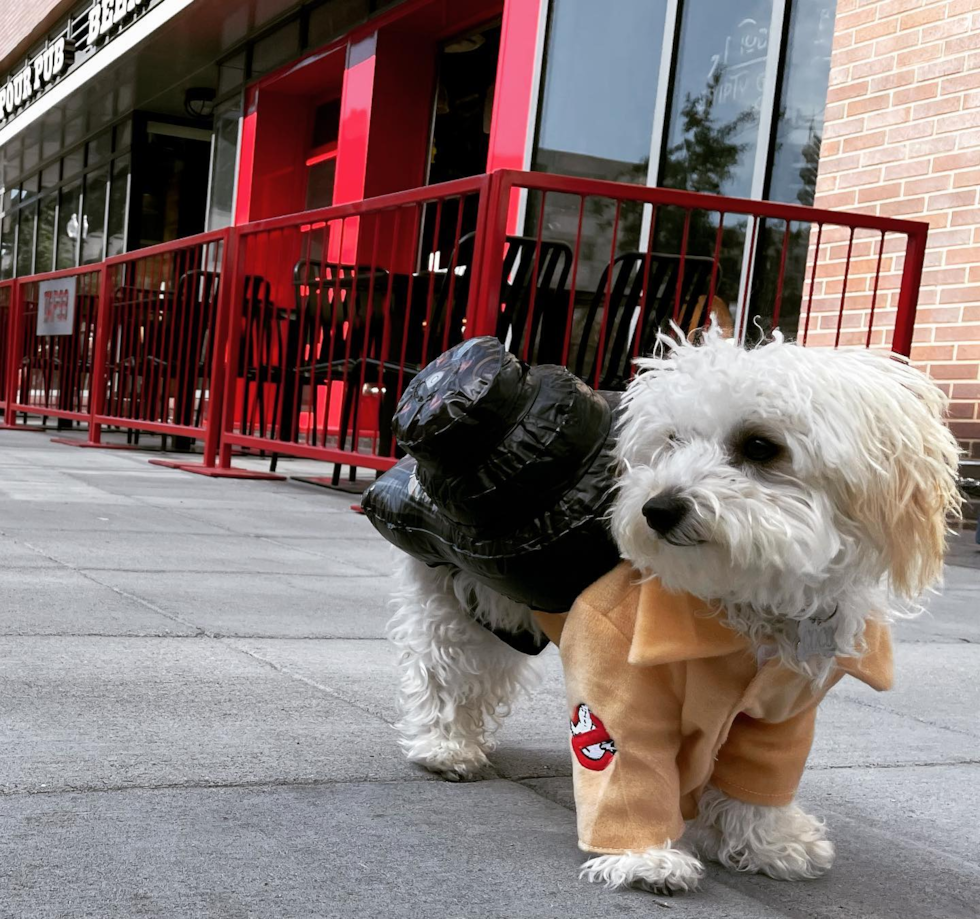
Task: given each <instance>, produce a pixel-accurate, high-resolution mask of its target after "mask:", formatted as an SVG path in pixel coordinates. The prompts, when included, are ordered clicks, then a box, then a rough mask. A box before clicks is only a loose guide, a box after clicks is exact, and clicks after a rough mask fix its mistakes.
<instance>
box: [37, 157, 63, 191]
mask: <svg viewBox="0 0 980 919" xmlns="http://www.w3.org/2000/svg"><path fill="white" fill-rule="evenodd" d="M59 165H60V164H59V163H54V164H53V165H51V166H48V168H47V169H44V170H42V172H41V189H42V190H43V189H45V188H54V186H55V185H57V184H58V180H59V178H60V172H59V169H58V167H59Z"/></svg>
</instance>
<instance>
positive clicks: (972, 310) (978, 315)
mask: <svg viewBox="0 0 980 919" xmlns="http://www.w3.org/2000/svg"><path fill="white" fill-rule="evenodd" d="M962 319H963V321H964V322H980V306H964V307H963V316H962Z"/></svg>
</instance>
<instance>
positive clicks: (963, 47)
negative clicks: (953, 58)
mask: <svg viewBox="0 0 980 919" xmlns="http://www.w3.org/2000/svg"><path fill="white" fill-rule="evenodd" d="M967 28H969V26H967ZM977 48H980V32H973V33H971V34H969V35H960V36H959V37H957V38H951V39H950V40H949V41H947V42H946V45H945V47H944V48H943V53H944V54H959V53H960V52H962V51H975V50H976V49H977Z"/></svg>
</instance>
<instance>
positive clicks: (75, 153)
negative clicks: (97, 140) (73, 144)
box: [61, 147, 85, 179]
mask: <svg viewBox="0 0 980 919" xmlns="http://www.w3.org/2000/svg"><path fill="white" fill-rule="evenodd" d="M61 165H62V170H61V176H62V178H64V179H70V178H71V177H72V176H76V175H78V174H79V173H80V172H81V171H82V169H84V168H85V155H84V150H83V149H82V148H81V147H79V148H78V149H77V150H72V152H71V153H69V154H67V155H66V156H65V158H64V159H63V160H62V161H61Z"/></svg>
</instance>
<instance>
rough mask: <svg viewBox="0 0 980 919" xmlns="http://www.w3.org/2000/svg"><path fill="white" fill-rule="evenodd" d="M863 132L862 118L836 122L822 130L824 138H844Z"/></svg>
mask: <svg viewBox="0 0 980 919" xmlns="http://www.w3.org/2000/svg"><path fill="white" fill-rule="evenodd" d="M863 130H864V118H852V119H850V120H849V121H837V122H835V123H834V124H828V125H827V126H826V128H824V137H844V136H846V135H848V134H857V133H858V132H859V131H863Z"/></svg>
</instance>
